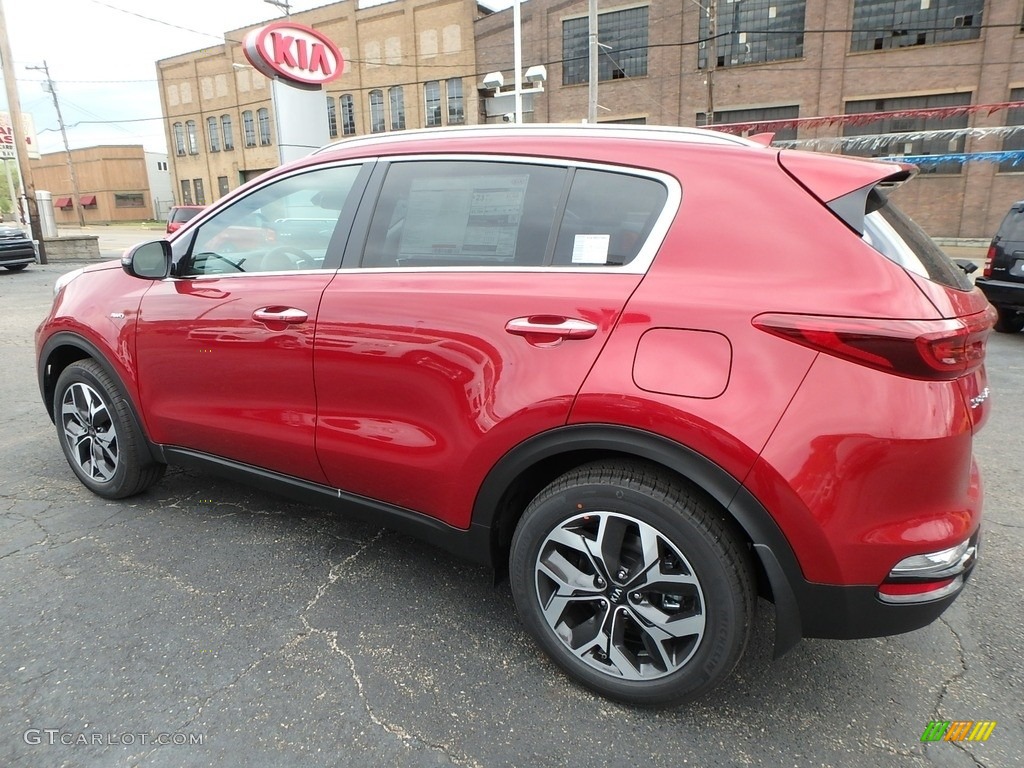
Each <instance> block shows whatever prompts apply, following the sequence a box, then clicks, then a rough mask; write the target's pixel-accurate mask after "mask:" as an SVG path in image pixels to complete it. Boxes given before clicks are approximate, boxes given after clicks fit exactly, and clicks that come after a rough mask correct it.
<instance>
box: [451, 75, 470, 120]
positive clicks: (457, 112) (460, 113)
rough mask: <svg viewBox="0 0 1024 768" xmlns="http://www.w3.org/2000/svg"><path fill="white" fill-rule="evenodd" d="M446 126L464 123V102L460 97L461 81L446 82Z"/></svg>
mask: <svg viewBox="0 0 1024 768" xmlns="http://www.w3.org/2000/svg"><path fill="white" fill-rule="evenodd" d="M447 87H448V125H462V124H463V123H465V122H466V102H465V99H464V98H463V96H462V80H461V79H459V78H456V79H453V80H449V81H448V85H447Z"/></svg>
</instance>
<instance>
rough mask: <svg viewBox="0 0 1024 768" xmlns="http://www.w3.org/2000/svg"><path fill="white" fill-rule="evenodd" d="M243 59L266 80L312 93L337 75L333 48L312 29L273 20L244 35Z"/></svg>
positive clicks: (338, 64) (337, 56)
mask: <svg viewBox="0 0 1024 768" xmlns="http://www.w3.org/2000/svg"><path fill="white" fill-rule="evenodd" d="M244 51H245V58H247V59H248V60H249V63H250V64H252V65H253V66H254V67H255V68H256V69H257V70H258V71H260V72H262V73H263V74H264V75H266V76H267V77H270V78H275V79H277V80H283V81H285V82H286V83H290V84H292V85H296V86H298V87H300V88H308V89H312V90H315V89H317V88H318V87H319V86H321V85H323V84H324V83H329V82H331V81H332V80H334V79H335V78H336V77H338V76H339V75H340V74H341V70H342V69H343V67H344V64H345V62H344V60H343V59H342V58H341V53H340V52H339V51H338V48H337V46H336V45H335V44H334V43H333V42H332V41H331V40H329V39H328V38H326V37H324V36H323V35H322V34H320V33H319V32H317V31H316V30H315V29H313V28H312V27H307V26H305V25H303V24H293V23H292V22H290V21H277V22H274V23H273V24H267V26H265V27H260V28H259V29H254V30H253V31H252V32H250V33H249V34H248V35H246V36H245V44H244Z"/></svg>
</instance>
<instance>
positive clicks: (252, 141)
mask: <svg viewBox="0 0 1024 768" xmlns="http://www.w3.org/2000/svg"><path fill="white" fill-rule="evenodd" d="M242 131H243V132H244V133H245V146H247V147H255V146H256V121H255V120H253V118H252V110H251V109H247V110H245V112H243V113H242Z"/></svg>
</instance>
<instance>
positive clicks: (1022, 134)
mask: <svg viewBox="0 0 1024 768" xmlns="http://www.w3.org/2000/svg"><path fill="white" fill-rule="evenodd" d="M1010 101H1024V88H1014V89H1013V90H1011V91H1010ZM1006 124H1007V125H1019V126H1021V130H1019V131H1016V132H1015V133H1011V134H1009V135H1008V136H1007V137H1006V138H1005V139H1003V151H1004V152H1020V151H1022V150H1024V107H1015V108H1014V109H1008V110H1006ZM999 170H1000V171H1002V172H1004V173H1006V172H1010V173H1013V172H1015V171H1016V172H1017V173H1024V160H1017V162H1016V163H1014V161H1013V160H1003V161H1002V162H1001V163H1000V164H999Z"/></svg>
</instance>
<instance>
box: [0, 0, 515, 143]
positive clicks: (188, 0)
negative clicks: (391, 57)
mask: <svg viewBox="0 0 1024 768" xmlns="http://www.w3.org/2000/svg"><path fill="white" fill-rule="evenodd" d="M352 1H354V0H352ZM381 1H384V2H387V1H388V0H360V7H363V6H367V5H379V4H380V2H381ZM0 2H2V3H3V7H4V13H5V15H6V17H7V28H8V29H7V33H8V37H9V39H10V43H11V52H12V55H13V57H14V62H13V69H14V72H15V77H16V79H17V83H18V93H19V96H20V101H21V108H22V111H23V112H28V113H31V114H32V117H33V119H34V120H35V126H36V133H37V137H38V142H39V148H40V151H41V152H43V153H47V152H58V151H62V150H63V149H64V145H63V142H62V141H61V136H60V131H59V128H58V122H57V113H56V111H55V110H54V106H53V99H52V97H51V96H50V94H49V93H47V92H46V91H44V90H43V82H44V81H45V79H46V77H45V74H44V73H43V72H42V71H39V70H32V69H27V67H42V65H43V62H44V61H45V62H46V65H47V66H48V67H49V69H50V77H51V78H52V79H53V81H54V83H55V85H56V90H57V97H58V99H59V100H60V108H61V113H62V114H63V116H64V123H65V125H66V126H67V132H68V144H69V145H70V146H71V148H72V149H77V148H79V147H91V146H96V145H99V144H142V145H143V146H144V147H145V148H146V150H147V151H151V152H166V151H167V138H166V134H165V133H164V128H163V124H162V122H161V116H160V96H159V93H158V89H157V80H156V62H157V60H158V59H163V58H167V57H168V56H176V55H178V54H182V53H187V52H189V51H195V50H199V49H200V48H205V47H207V46H210V45H219V44H221V43H222V42H223V41H224V33H225V32H226V31H228V30H230V29H237V28H238V27H243V26H246V25H249V24H257V23H260V22H263V21H272V20H275V19H279V18H281V17H282V15H283V14H282V12H281V11H280V10H278V9H277V8H276V7H274V6H273V5H269V4H267V3H265V2H263V0H173V1H172V2H167V3H154V2H152V0H0ZM510 2H511V0H498V2H490V3H489V5H491V6H493V7H503V6H508V5H509V4H510ZM325 4H327V3H326V2H325V1H324V0H292V3H291V5H292V12H293V13H296V12H299V11H304V10H308V9H310V8H315V7H318V6H321V5H325ZM336 42H339V44H342V41H336ZM6 110H7V98H6V95H5V94H4V93H3V92H2V90H0V111H6Z"/></svg>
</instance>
